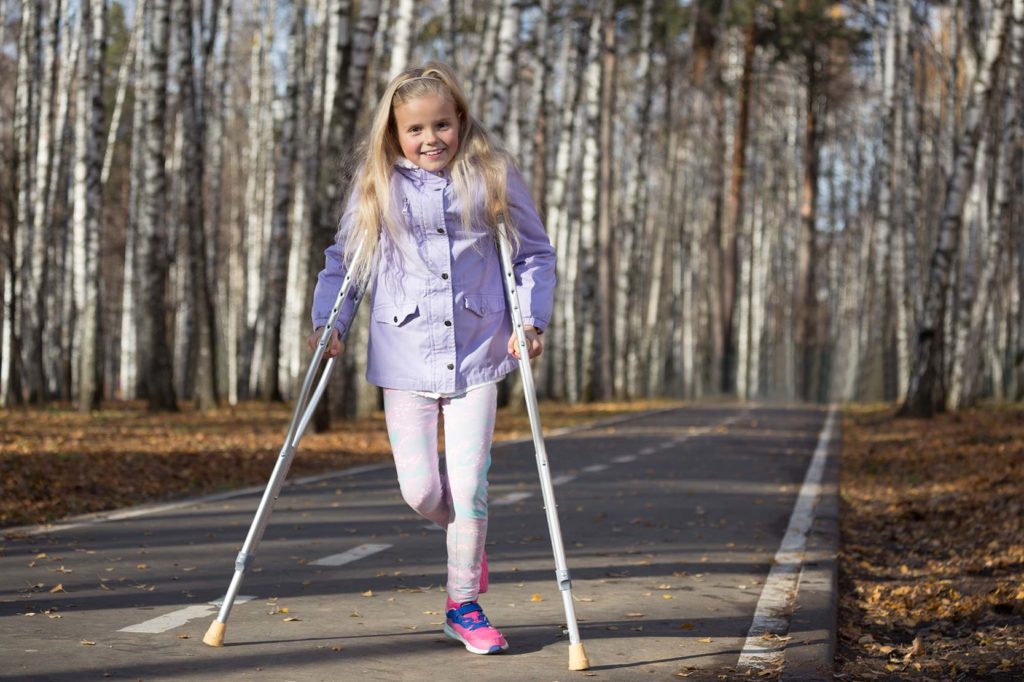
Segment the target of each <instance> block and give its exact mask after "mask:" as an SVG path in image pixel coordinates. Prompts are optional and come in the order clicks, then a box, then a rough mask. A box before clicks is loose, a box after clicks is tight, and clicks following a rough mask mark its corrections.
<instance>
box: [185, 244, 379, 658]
mask: <svg viewBox="0 0 1024 682" xmlns="http://www.w3.org/2000/svg"><path fill="white" fill-rule="evenodd" d="M364 244H365V242H364ZM364 244H360V245H359V247H358V248H357V249H356V253H355V256H354V257H353V261H356V260H357V259H358V258H359V254H360V252H361V251H362V250H363V245H364ZM351 287H352V275H351V273H346V275H345V279H344V280H343V281H342V283H341V290H340V291H338V297H337V298H336V299H335V300H334V307H333V308H332V309H331V316H330V317H329V318H328V320H327V324H325V325H324V331H323V333H322V334H321V335H320V341H319V343H317V347H316V351H315V352H314V353H313V359H312V361H311V362H310V363H309V369H308V370H306V378H305V379H304V380H303V382H302V390H300V391H299V396H298V398H297V399H296V401H295V408H294V409H293V410H292V419H291V422H290V423H289V424H288V435H287V437H286V438H285V440H284V445H283V446H282V447H281V452H280V454H279V455H278V457H277V464H275V465H274V471H273V473H271V474H270V480H269V481H268V482H267V488H266V490H264V491H263V498H262V499H261V500H260V504H259V507H257V509H256V516H255V517H253V520H252V525H251V526H249V534H248V535H246V538H245V543H244V544H243V545H242V550H241V551H240V552H239V553H238V557H237V558H236V559H235V574H234V576H233V577H232V578H231V584H230V585H229V586H228V591H227V593H226V594H225V595H224V602H223V603H222V604H221V607H220V612H219V613H218V614H217V618H216V620H214V621H213V622H212V623H210V628H209V629H208V630H207V631H206V635H205V636H204V637H203V643H204V644H207V645H209V646H224V630H225V629H226V628H227V622H228V616H229V615H230V614H231V607H232V606H233V605H234V603H235V598H236V597H237V596H238V590H239V588H241V586H242V578H243V577H244V576H245V572H246V571H247V570H248V569H249V566H251V565H252V561H253V559H255V558H256V550H257V548H259V544H260V540H262V539H263V532H264V531H265V530H266V528H267V521H269V520H270V513H271V512H272V511H273V510H274V503H275V502H277V498H278V495H280V493H281V487H282V486H283V485H284V481H285V478H286V477H287V476H288V468H289V467H290V466H291V463H292V459H294V457H295V451H296V449H297V448H298V447H299V441H300V440H301V439H302V434H303V433H304V432H305V430H306V425H307V424H308V423H309V420H310V418H311V417H312V416H313V411H314V410H315V409H316V406H317V403H319V402H320V398H321V397H322V396H323V393H324V390H325V389H326V388H327V381H328V379H330V376H331V371H332V370H333V369H334V364H335V362H334V361H335V360H336V358H329V359H328V360H327V364H326V365H325V366H324V371H323V373H322V374H321V376H320V382H319V383H318V384H317V387H316V391H314V392H313V396H312V398H310V399H309V400H308V401H307V400H306V398H307V397H308V396H309V391H310V388H311V387H312V386H313V379H314V377H316V370H317V367H319V366H320V361H321V360H323V357H324V352H325V351H326V349H327V344H328V343H329V342H330V339H331V332H332V331H333V329H334V323H335V322H336V321H337V320H338V315H340V314H341V308H342V306H343V305H344V304H345V299H346V297H347V296H348V292H349V289H350V288H351ZM352 293H353V298H354V299H355V303H354V305H355V307H356V309H358V308H359V304H360V303H361V302H362V295H361V294H360V293H357V292H355V291H353V292H352Z"/></svg>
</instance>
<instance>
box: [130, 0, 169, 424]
mask: <svg viewBox="0 0 1024 682" xmlns="http://www.w3.org/2000/svg"><path fill="white" fill-rule="evenodd" d="M151 2H152V21H153V24H152V35H151V38H150V41H149V55H148V59H147V64H146V85H145V94H146V97H145V103H146V104H145V107H146V153H145V161H144V164H145V186H144V188H143V196H142V205H143V210H142V224H141V230H140V231H141V236H142V239H141V240H140V242H139V260H140V261H141V262H142V275H141V285H142V286H141V291H140V292H139V294H140V295H139V300H140V302H141V303H142V309H141V311H140V318H141V322H142V323H141V331H142V333H141V334H140V336H141V338H142V340H143V343H144V344H145V345H146V346H147V352H146V356H147V366H146V369H145V381H144V385H145V389H146V398H147V399H148V401H149V408H150V409H151V410H176V409H177V401H176V398H175V395H174V385H173V383H172V376H171V353H170V348H169V346H168V339H167V321H166V310H167V305H166V288H167V270H168V262H167V258H168V256H167V246H166V244H167V211H166V206H167V198H166V194H167V176H166V170H165V164H166V156H167V155H166V151H165V148H164V147H165V144H166V130H167V49H168V48H167V44H168V33H169V24H170V16H169V11H168V7H167V0H151Z"/></svg>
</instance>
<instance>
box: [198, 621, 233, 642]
mask: <svg viewBox="0 0 1024 682" xmlns="http://www.w3.org/2000/svg"><path fill="white" fill-rule="evenodd" d="M227 626H228V624H227V623H222V622H220V621H219V620H215V621H213V622H212V623H210V629H209V630H207V631H206V635H205V636H204V637H203V644H205V645H207V646H224V629H225V628H227Z"/></svg>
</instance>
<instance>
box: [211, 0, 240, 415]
mask: <svg viewBox="0 0 1024 682" xmlns="http://www.w3.org/2000/svg"><path fill="white" fill-rule="evenodd" d="M233 7H234V0H222V3H221V5H220V8H219V11H220V18H218V20H217V26H218V27H219V35H218V32H216V31H215V33H214V36H213V38H214V44H213V46H212V50H213V52H212V54H211V55H210V56H209V57H208V60H207V62H206V63H204V67H206V68H207V69H208V70H209V75H208V76H207V77H205V78H204V79H203V82H204V84H205V89H206V91H207V96H206V98H205V101H204V105H203V111H204V120H205V121H206V122H207V125H208V126H209V134H208V135H206V136H204V144H205V145H206V151H205V155H206V156H207V157H208V158H209V159H210V161H209V164H208V166H209V169H210V170H209V173H208V174H207V177H208V178H209V193H208V194H207V196H208V197H210V200H209V201H207V202H206V211H207V212H206V220H205V224H206V225H207V226H208V229H207V230H206V232H205V233H206V235H207V237H208V239H207V249H206V266H207V269H206V276H207V282H208V285H209V288H210V290H211V295H212V297H213V300H214V303H213V306H212V307H213V308H214V310H217V311H220V314H217V315H214V316H212V318H211V322H212V325H211V326H212V330H211V331H212V334H213V340H214V343H213V349H214V358H213V365H214V366H215V367H216V368H217V376H216V381H215V384H216V388H217V399H218V400H223V399H225V398H227V399H228V400H229V401H230V398H231V396H232V394H235V392H236V391H237V382H238V377H237V373H235V372H232V371H231V370H230V369H229V367H237V358H238V350H237V349H238V334H237V333H235V334H231V333H229V329H233V330H235V331H236V332H237V325H235V324H232V323H231V321H232V320H233V318H234V317H235V315H236V313H237V312H238V311H240V308H241V306H238V307H237V308H235V307H232V303H233V301H232V299H231V297H230V295H229V294H228V290H229V287H230V284H229V281H230V278H229V277H221V278H218V277H217V273H218V272H220V271H221V268H219V267H218V265H219V264H220V262H221V251H220V246H221V244H222V243H225V242H230V240H231V238H232V236H231V235H233V234H234V230H233V229H232V227H228V228H227V229H225V226H224V224H223V223H222V221H223V217H224V212H223V210H222V207H223V205H224V204H225V203H226V202H224V201H222V200H221V197H222V196H224V193H223V187H224V174H225V163H224V145H225V139H224V138H225V128H226V126H225V123H226V121H227V119H228V110H229V109H228V108H229V103H230V99H231V94H232V89H231V87H230V79H229V78H228V69H229V66H230V65H231V36H232V27H233V24H234V12H233ZM217 43H219V49H218V48H217ZM236 205H237V203H236ZM232 225H233V224H232ZM232 255H233V254H231V252H230V251H229V252H228V255H227V259H230V258H231V257H232ZM229 387H230V388H229ZM232 404H233V403H232Z"/></svg>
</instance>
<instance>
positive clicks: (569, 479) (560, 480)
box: [551, 474, 576, 485]
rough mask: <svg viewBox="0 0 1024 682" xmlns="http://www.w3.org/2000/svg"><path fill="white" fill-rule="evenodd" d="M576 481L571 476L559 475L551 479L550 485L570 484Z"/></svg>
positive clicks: (574, 477)
mask: <svg viewBox="0 0 1024 682" xmlns="http://www.w3.org/2000/svg"><path fill="white" fill-rule="evenodd" d="M575 480H576V476H574V475H573V474H561V475H559V476H555V477H554V478H552V479H551V485H562V484H564V483H570V482H572V481H575Z"/></svg>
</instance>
